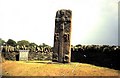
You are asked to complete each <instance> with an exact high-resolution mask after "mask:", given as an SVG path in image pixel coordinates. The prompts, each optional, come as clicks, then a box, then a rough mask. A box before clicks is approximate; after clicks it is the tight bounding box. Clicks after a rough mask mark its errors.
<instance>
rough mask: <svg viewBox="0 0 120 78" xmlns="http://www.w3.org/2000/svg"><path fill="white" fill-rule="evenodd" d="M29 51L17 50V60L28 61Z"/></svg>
mask: <svg viewBox="0 0 120 78" xmlns="http://www.w3.org/2000/svg"><path fill="white" fill-rule="evenodd" d="M28 53H29V50H19V60H24V61H28Z"/></svg>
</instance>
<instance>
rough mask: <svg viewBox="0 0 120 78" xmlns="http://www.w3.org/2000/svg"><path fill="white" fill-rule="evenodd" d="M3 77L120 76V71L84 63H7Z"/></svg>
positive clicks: (3, 65)
mask: <svg viewBox="0 0 120 78" xmlns="http://www.w3.org/2000/svg"><path fill="white" fill-rule="evenodd" d="M2 73H3V76H118V75H119V76H120V71H118V70H114V69H109V68H104V67H98V66H94V65H90V64H84V63H69V64H61V63H51V62H50V61H26V62H25V61H5V62H4V63H2Z"/></svg>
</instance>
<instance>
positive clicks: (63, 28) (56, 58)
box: [52, 9, 72, 63]
mask: <svg viewBox="0 0 120 78" xmlns="http://www.w3.org/2000/svg"><path fill="white" fill-rule="evenodd" d="M71 19H72V11H71V10H65V9H61V10H58V11H57V12H56V17H55V31H54V48H53V58H52V61H53V62H61V63H63V62H66V63H69V62H70V61H71Z"/></svg>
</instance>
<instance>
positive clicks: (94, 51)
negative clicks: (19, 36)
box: [1, 9, 120, 76]
mask: <svg viewBox="0 0 120 78" xmlns="http://www.w3.org/2000/svg"><path fill="white" fill-rule="evenodd" d="M71 22H72V11H71V10H65V9H61V10H58V11H57V12H56V17H55V30H54V46H53V47H50V46H37V45H31V46H30V45H15V46H11V45H8V44H3V45H2V46H1V56H2V59H5V60H7V61H8V60H9V61H8V63H9V64H11V62H10V61H12V63H14V62H16V61H17V62H19V61H22V63H23V62H26V63H27V62H29V61H50V62H48V63H46V62H43V65H44V63H45V64H48V65H49V66H48V67H49V68H51V69H52V70H54V68H52V66H50V65H51V64H52V63H53V67H56V66H55V63H56V65H58V66H59V65H61V64H62V65H63V70H64V71H65V73H66V74H67V72H68V74H67V75H80V73H79V74H77V71H75V72H76V73H70V72H69V71H72V69H71V68H72V67H70V66H73V67H75V64H74V63H77V64H81V63H83V65H84V63H86V64H91V65H96V66H100V67H107V68H111V71H112V72H114V73H115V74H114V73H113V75H118V72H117V73H116V71H113V70H112V69H115V70H120V66H119V62H120V46H114V45H113V46H109V45H81V44H79V45H76V46H72V44H71V27H72V26H71ZM2 61H3V60H2ZM3 63H4V61H3ZM22 63H21V64H22ZM31 63H32V62H31ZM31 63H30V64H31ZM35 63H37V64H38V63H40V64H41V62H35ZM4 64H6V63H4ZM15 64H17V63H15ZM18 65H19V64H18ZM23 65H24V64H23ZM41 65H42V64H41ZM65 65H68V68H69V69H68V70H67V66H65ZM78 66H81V65H78ZM39 67H41V66H40V65H38V66H37V68H38V69H39ZM83 67H84V66H83ZM91 68H92V67H91ZM93 68H94V66H93ZM41 69H42V67H41ZM45 69H46V70H47V68H45ZM88 69H89V68H88ZM95 69H96V67H95ZM100 69H102V70H104V69H103V68H100ZM48 70H49V69H48ZM61 70H62V68H60V69H57V67H56V70H55V71H61ZM76 70H79V71H80V69H79V68H78V69H76ZM91 70H92V72H93V71H94V70H93V69H91ZM108 70H110V69H108ZM41 71H42V73H41V75H46V74H44V73H43V72H44V71H43V70H41ZM82 71H83V72H84V70H82ZM99 71H101V70H99ZM106 71H107V69H106ZM27 72H29V71H27ZM52 72H53V71H52ZM61 72H62V71H61ZM61 72H60V73H61ZM96 72H98V71H97V69H96ZM112 72H109V71H108V74H107V75H110V74H112ZM29 73H30V72H29ZM60 73H59V74H58V73H56V74H57V75H61V74H60ZM88 73H89V72H88ZM27 74H28V73H27ZM56 74H52V75H55V76H56ZM102 74H103V73H102ZM102 74H99V75H102ZM6 75H7V74H6ZM8 75H9V74H8ZM37 75H38V74H37ZM47 75H48V74H47ZM49 75H50V74H49ZM84 75H85V74H84ZM88 75H92V73H90V74H88ZM95 75H97V74H95ZM103 75H105V74H103Z"/></svg>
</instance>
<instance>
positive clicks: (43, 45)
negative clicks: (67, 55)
mask: <svg viewBox="0 0 120 78" xmlns="http://www.w3.org/2000/svg"><path fill="white" fill-rule="evenodd" d="M39 47H49V48H51V46H49V45H47V44H45V43H42V45H39Z"/></svg>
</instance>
